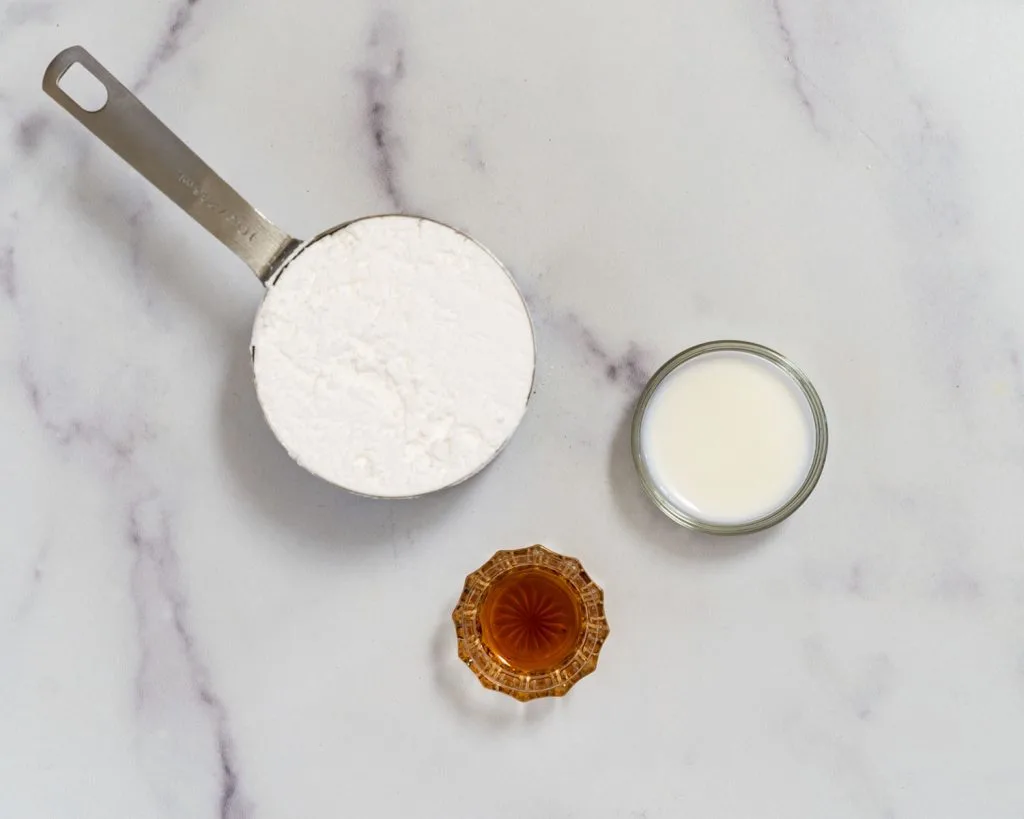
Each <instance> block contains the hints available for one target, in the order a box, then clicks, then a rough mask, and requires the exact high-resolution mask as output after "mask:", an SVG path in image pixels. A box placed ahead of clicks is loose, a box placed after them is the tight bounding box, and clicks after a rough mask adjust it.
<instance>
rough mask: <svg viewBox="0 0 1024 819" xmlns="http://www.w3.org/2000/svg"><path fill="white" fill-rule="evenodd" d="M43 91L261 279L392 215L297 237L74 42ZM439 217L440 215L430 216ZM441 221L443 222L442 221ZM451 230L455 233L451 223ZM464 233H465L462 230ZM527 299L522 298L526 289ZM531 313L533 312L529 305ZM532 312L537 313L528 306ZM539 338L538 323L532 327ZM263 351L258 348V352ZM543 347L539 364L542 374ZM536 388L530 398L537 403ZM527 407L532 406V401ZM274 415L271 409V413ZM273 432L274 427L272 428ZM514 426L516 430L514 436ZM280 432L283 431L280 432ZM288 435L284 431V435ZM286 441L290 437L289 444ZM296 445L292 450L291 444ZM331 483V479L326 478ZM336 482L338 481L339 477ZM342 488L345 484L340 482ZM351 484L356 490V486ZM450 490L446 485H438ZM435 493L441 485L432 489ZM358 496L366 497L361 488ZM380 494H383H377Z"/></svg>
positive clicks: (267, 281) (269, 280)
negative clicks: (79, 79)
mask: <svg viewBox="0 0 1024 819" xmlns="http://www.w3.org/2000/svg"><path fill="white" fill-rule="evenodd" d="M75 65H80V66H82V68H84V69H86V70H87V71H88V72H89V73H90V74H91V75H92V76H93V77H95V78H96V79H97V80H98V81H99V82H100V83H101V84H102V85H103V87H104V89H105V90H106V94H107V100H106V103H105V104H104V105H102V106H101V107H100V108H99V109H98V110H95V111H89V110H86V109H85V108H83V107H82V106H81V105H79V104H78V103H77V102H76V101H75V100H74V99H73V98H72V97H71V96H70V95H69V94H68V93H67V92H66V91H64V89H62V88H61V87H60V81H61V79H62V78H63V77H64V75H65V74H66V73H67V71H68V70H69V69H71V68H72V67H73V66H75ZM43 90H44V91H45V92H46V93H47V94H49V95H50V96H51V97H52V98H53V99H54V100H56V101H57V103H58V104H60V106H61V107H63V108H64V109H65V110H66V111H67V112H68V113H70V114H71V115H72V116H74V117H75V119H77V120H78V121H79V122H80V123H81V124H82V125H84V126H85V127H86V128H87V129H88V130H89V131H91V132H92V133H93V135H95V136H97V137H99V139H100V140H102V141H103V142H104V143H105V144H106V145H107V147H109V148H110V149H112V150H113V151H114V152H115V153H116V154H117V155H118V156H120V157H121V158H122V159H124V160H125V161H126V162H127V163H128V164H129V165H131V166H132V167H133V168H134V169H135V170H136V171H138V172H139V173H140V174H142V176H143V177H145V178H146V179H147V180H149V182H151V183H152V184H153V185H155V186H156V187H157V188H159V189H160V190H161V191H162V192H163V193H164V194H165V195H166V196H167V197H168V198H169V199H171V201H173V202H174V203H175V204H176V205H178V206H179V207H180V208H182V210H184V211H185V212H186V213H187V214H189V215H190V216H191V217H192V218H193V219H194V220H195V221H196V222H198V223H199V224H200V225H202V227H204V228H206V230H207V231H208V232H209V233H211V234H212V235H213V236H215V237H216V238H217V239H219V240H220V241H221V242H222V243H223V244H225V245H226V246H227V247H228V248H229V249H230V250H231V251H232V252H233V253H234V254H235V255H236V256H238V257H239V258H240V259H241V260H242V261H243V262H245V263H246V264H247V265H248V266H249V267H250V268H251V269H252V271H253V272H254V273H255V274H256V277H257V278H258V279H259V280H260V282H262V283H263V285H264V286H265V287H267V288H271V287H273V284H274V282H275V280H276V277H277V276H278V274H279V273H280V272H281V271H282V270H283V269H284V268H285V267H286V266H287V264H288V262H289V261H290V260H292V259H294V258H295V257H296V256H298V255H299V254H300V253H302V252H303V250H305V249H306V248H307V247H309V246H311V245H312V244H314V243H315V242H317V241H318V240H319V239H321V238H323V237H325V236H328V235H330V234H332V233H335V232H337V231H339V230H342V229H344V228H346V227H348V226H350V225H352V224H354V223H355V222H361V221H365V220H367V219H376V218H389V217H388V216H382V217H372V216H371V217H364V219H357V220H350V221H348V222H343V223H341V224H339V225H336V226H334V227H332V228H329V229H328V230H325V231H324V232H323V233H320V234H318V235H317V236H315V237H313V238H312V239H310V240H308V241H305V242H303V241H300V240H299V239H296V238H294V237H292V236H289V235H288V234H287V233H285V232H284V231H283V230H281V229H280V228H278V227H277V226H276V225H274V224H273V223H271V222H270V221H269V220H268V219H267V218H266V217H265V216H263V214H261V213H260V212H259V211H257V210H256V209H255V208H254V207H253V206H252V205H250V204H249V203H248V202H247V201H245V199H243V198H242V197H241V196H240V195H239V194H238V193H237V192H236V191H235V190H234V189H233V188H232V187H231V186H230V185H228V184H227V183H226V182H225V181H224V180H223V179H221V178H220V177H219V176H218V175H217V174H216V173H214V171H213V170H212V169H211V168H210V167H209V166H208V165H207V164H206V163H205V162H203V161H202V160H201V159H200V158H199V157H198V156H196V154H195V153H193V152H192V150H191V149H190V148H189V147H188V146H187V145H186V144H185V143H184V142H182V141H181V140H180V139H179V138H178V137H177V136H175V135H174V133H172V132H171V131H170V129H168V128H167V126H166V125H164V124H163V122H161V121H160V120H159V119H158V118H157V117H156V116H155V115H154V114H153V113H152V112H151V111H150V110H149V109H148V108H146V107H145V106H144V105H143V104H142V103H141V102H139V100H138V99H137V98H136V97H135V96H134V95H133V94H132V93H131V91H129V90H128V89H127V88H126V87H125V86H124V85H122V84H121V83H120V82H118V81H117V79H115V78H114V76H113V75H112V74H111V73H110V72H109V71H107V70H106V69H105V68H104V67H103V66H102V65H101V64H100V63H99V62H98V61H97V60H96V59H95V58H94V57H93V56H92V55H91V54H89V52H88V51H86V50H85V49H84V48H82V47H81V46H73V47H71V48H68V49H66V50H64V51H62V52H61V53H60V54H58V55H57V56H56V57H55V58H54V59H53V61H52V62H51V63H50V65H49V66H48V67H47V69H46V72H45V74H44V76H43ZM424 221H433V220H424ZM438 224H440V223H438ZM443 227H445V228H448V229H449V230H455V229H454V228H450V227H449V226H447V225H443ZM456 232H458V233H461V232H460V231H456ZM461 235H462V236H464V237H465V238H466V239H467V240H468V241H470V242H473V244H475V245H477V246H478V247H480V248H481V249H482V250H483V251H484V252H485V253H487V255H488V256H490V257H491V258H492V259H494V261H495V263H496V264H497V265H498V266H499V267H501V269H502V270H503V271H504V273H505V275H506V276H508V278H509V281H510V282H511V283H512V285H513V287H515V281H514V280H513V279H512V276H511V274H509V272H508V270H507V269H506V268H504V266H503V265H501V263H500V262H498V261H497V259H495V258H494V256H493V254H491V253H490V252H489V251H487V250H486V248H482V246H480V245H479V243H477V242H475V241H474V240H473V239H472V238H471V237H469V236H466V235H465V234H461ZM517 293H518V288H517ZM519 298H520V300H521V301H522V295H521V294H519ZM523 310H524V311H526V305H525V302H523ZM526 315H527V316H528V315H529V313H528V311H526ZM531 341H532V328H531ZM254 353H255V351H254ZM535 364H536V348H535V347H534V366H533V370H534V372H535V371H536V366H535ZM529 393H532V387H531V389H530V390H529V392H528V394H527V398H526V400H527V401H528V400H529ZM524 409H525V405H524ZM264 414H266V410H264ZM271 429H272V431H273V427H272V426H271ZM514 431H515V430H514V429H513V430H512V432H510V433H509V436H508V438H511V435H512V433H514ZM274 432H275V435H277V432H276V431H274ZM278 437H280V436H278ZM508 438H507V439H506V440H505V442H504V443H503V444H502V445H501V446H500V447H498V449H497V450H495V451H494V452H493V454H491V456H490V457H489V458H488V459H487V460H486V461H484V462H483V463H481V464H480V465H479V466H478V467H477V468H476V469H475V470H474V471H473V472H470V473H469V474H466V475H463V476H461V477H460V478H459V479H458V480H455V481H453V483H452V484H448V485H449V486H450V485H453V484H454V483H461V482H462V481H464V480H466V479H468V478H470V477H472V476H473V475H475V474H476V473H477V472H479V471H480V470H481V469H483V468H484V467H485V466H487V464H489V463H490V462H491V461H492V460H493V459H494V458H495V457H497V455H498V453H499V452H500V451H501V450H502V449H504V446H505V444H507V443H508ZM282 443H283V442H282ZM285 449H286V450H288V447H287V446H285ZM288 451H289V454H290V455H291V456H292V457H293V458H294V459H295V460H296V461H297V462H298V463H299V464H300V465H301V466H303V467H304V468H306V469H308V470H309V471H311V472H313V473H314V474H318V475H320V473H318V472H317V471H316V470H314V469H311V468H310V467H309V466H307V465H306V464H303V463H302V460H301V459H300V458H299V457H298V456H297V455H296V453H294V452H292V451H291V450H288ZM320 477H323V478H325V479H326V480H328V481H331V479H330V478H329V477H327V476H324V475H320ZM332 482H334V481H332ZM337 485H339V486H342V485H341V484H337ZM342 488H343V489H348V490H349V491H355V490H353V489H352V488H350V487H346V486H342ZM438 488H439V489H440V488H446V487H438ZM430 491H435V490H430ZM356 494H365V493H359V492H356ZM373 497H382V496H379V495H374V496H373ZM385 497H388V498H395V497H415V495H387V496H385Z"/></svg>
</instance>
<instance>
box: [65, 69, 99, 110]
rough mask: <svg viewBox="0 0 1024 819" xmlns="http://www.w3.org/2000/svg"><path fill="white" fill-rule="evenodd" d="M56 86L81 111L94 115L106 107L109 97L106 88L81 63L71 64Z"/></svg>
mask: <svg viewBox="0 0 1024 819" xmlns="http://www.w3.org/2000/svg"><path fill="white" fill-rule="evenodd" d="M57 85H58V86H59V87H60V90H61V91H63V92H64V93H65V94H67V95H68V96H69V97H71V99H72V100H73V101H74V103H75V105H77V106H78V107H79V108H81V109H82V110H83V111H87V112H89V113H90V114H95V113H96V112H97V111H102V110H103V108H104V106H106V104H107V101H108V100H109V96H108V94H107V87H106V86H105V85H104V84H103V83H102V82H100V81H99V79H97V78H96V76H95V75H94V74H93V73H92V72H91V71H90V70H89V69H88V68H86V67H85V66H84V65H82V64H81V63H72V64H71V66H70V67H69V68H68V70H67V71H65V72H64V73H63V74H62V75H61V77H60V79H59V80H57Z"/></svg>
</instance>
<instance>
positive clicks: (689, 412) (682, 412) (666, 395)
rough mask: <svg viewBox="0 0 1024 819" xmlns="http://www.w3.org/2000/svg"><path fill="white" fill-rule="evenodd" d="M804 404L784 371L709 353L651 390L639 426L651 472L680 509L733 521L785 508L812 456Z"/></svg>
mask: <svg viewBox="0 0 1024 819" xmlns="http://www.w3.org/2000/svg"><path fill="white" fill-rule="evenodd" d="M814 441H815V427H814V418H813V415H812V414H811V408H810V405H809V403H808V401H807V399H806V397H805V396H804V393H803V392H802V390H801V389H800V387H799V386H798V385H797V383H796V382H795V381H794V380H793V379H792V378H791V377H790V376H789V375H788V374H787V373H786V372H785V371H783V370H782V369H780V368H779V367H777V366H775V365H774V364H772V363H771V362H769V361H766V360H764V359H762V358H760V357H759V356H756V355H752V354H750V353H743V352H732V351H721V352H712V353H706V354H704V355H700V356H697V357H695V358H693V359H691V360H689V361H687V362H684V363H683V364H681V365H680V366H679V367H677V368H676V369H675V370H673V371H672V372H671V373H670V374H669V375H668V376H667V377H666V378H665V379H664V380H663V381H662V382H661V383H660V384H659V385H658V386H657V388H656V389H655V391H654V393H653V395H652V396H651V399H650V402H649V403H648V405H647V409H646V412H645V413H644V416H643V421H642V423H641V428H640V445H641V452H642V454H643V457H644V460H645V461H646V463H647V466H648V470H649V473H650V477H651V479H652V480H653V481H654V483H655V485H656V486H657V487H658V488H659V489H660V490H661V492H662V493H663V494H664V495H665V496H666V497H667V499H668V500H669V501H670V502H671V503H672V504H673V505H674V506H676V507H677V508H678V509H679V510H680V511H682V512H685V513H686V514H688V515H690V516H692V517H694V518H697V519H699V520H701V521H704V522H706V523H713V524H724V525H728V524H739V523H745V522H749V521H753V520H756V519H758V518H761V517H763V516H765V515H768V514H770V513H772V512H774V511H775V510H776V509H778V508H779V507H781V506H783V505H784V504H785V503H786V502H787V501H788V500H789V499H790V498H792V497H793V495H794V494H795V493H796V492H797V490H798V489H799V488H800V486H801V484H802V483H803V481H804V479H805V478H806V477H807V474H808V471H809V469H810V465H811V460H812V457H813V454H814Z"/></svg>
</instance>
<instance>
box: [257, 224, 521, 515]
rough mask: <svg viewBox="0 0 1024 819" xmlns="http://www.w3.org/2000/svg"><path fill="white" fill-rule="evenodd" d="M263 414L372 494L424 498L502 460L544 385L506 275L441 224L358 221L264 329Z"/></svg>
mask: <svg viewBox="0 0 1024 819" xmlns="http://www.w3.org/2000/svg"><path fill="white" fill-rule="evenodd" d="M252 344H253V365H254V368H255V373H256V388H257V392H258V394H259V399H260V403H261V404H262V406H263V410H264V412H265V414H266V416H267V420H268V422H269V423H270V426H271V428H272V429H273V430H274V433H275V434H276V435H277V437H278V439H279V440H280V441H281V443H282V444H283V445H284V447H285V448H286V449H287V450H288V451H289V452H290V453H291V455H292V456H293V457H294V458H295V459H296V460H297V461H298V462H299V463H300V464H301V465H302V466H304V467H306V468H307V469H309V470H310V471H311V472H314V473H316V474H317V475H320V476H321V477H323V478H325V479H327V480H329V481H331V482H332V483H336V484H338V485H339V486H343V487H345V488H346V489H350V490H352V491H355V492H360V493H363V494H368V495H379V496H383V497H403V496H410V495H419V494H422V493H425V492H430V491H433V490H436V489H440V488H442V487H444V486H448V485H450V484H453V483H457V482H458V481H460V480H463V479H465V478H467V477H469V476H470V475H472V474H473V473H475V472H476V471H477V470H479V469H480V468H482V467H483V466H484V465H486V464H487V463H488V461H490V460H491V459H492V458H493V457H494V456H495V454H496V453H497V452H498V451H499V450H500V449H501V447H502V446H503V445H504V443H505V442H506V441H507V440H508V438H509V437H510V436H511V434H512V433H513V432H514V431H515V428H516V427H517V426H518V424H519V421H520V420H521V418H522V415H523V413H524V411H525V409H526V403H527V400H528V398H529V393H530V389H531V386H532V383H533V368H534V343H533V331H532V328H531V325H530V320H529V316H528V314H527V312H526V308H525V306H524V305H523V301H522V298H521V296H520V295H519V292H518V291H517V290H516V288H515V285H514V284H513V283H512V281H511V280H510V279H509V277H508V275H507V273H506V272H505V270H504V268H503V267H502V266H501V265H500V264H499V263H498V262H497V260H495V259H494V257H493V256H491V255H490V254H489V253H488V252H487V251H486V250H484V249H483V248H482V247H480V245H478V244H476V243H475V242H473V241H472V240H471V239H468V238H467V237H465V236H464V235H462V234H461V233H459V232H458V231H455V230H453V229H451V228H448V227H446V226H444V225H441V224H438V223H436V222H431V221H428V220H424V219H415V218H412V217H404V216H382V217H373V218H369V219H364V220H361V221H358V222H354V223H352V224H351V225H348V226H347V227H344V228H341V229H340V230H338V231H336V232H334V233H331V234H329V235H327V236H326V237H324V238H321V239H320V240H318V241H317V242H315V243H313V244H311V245H310V246H309V247H308V248H306V249H305V250H304V251H303V252H302V253H300V254H299V255H298V256H297V257H295V258H294V259H293V260H292V261H291V262H290V263H289V264H288V265H287V267H286V268H285V269H284V270H283V271H282V273H281V274H280V275H279V276H278V278H277V280H276V281H275V283H274V284H273V286H272V287H271V288H270V290H269V292H268V293H267V296H266V298H265V299H264V301H263V306H262V308H261V309H260V312H259V315H258V316H257V318H256V324H255V327H254V329H253V341H252Z"/></svg>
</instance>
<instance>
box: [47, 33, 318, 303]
mask: <svg viewBox="0 0 1024 819" xmlns="http://www.w3.org/2000/svg"><path fill="white" fill-rule="evenodd" d="M76 63H77V64H79V65H81V66H82V67H83V68H85V69H86V70H87V71H88V72H89V73H90V74H92V75H93V76H94V77H95V78H96V79H97V80H99V81H100V83H102V85H103V86H104V88H106V91H107V101H106V103H105V104H104V105H103V107H101V108H100V109H99V110H97V111H87V110H85V109H84V108H82V107H81V106H80V105H79V104H78V103H76V102H75V101H74V100H73V99H72V98H71V97H70V96H69V95H68V94H67V93H65V91H64V90H63V89H62V88H61V87H60V85H59V83H60V80H61V78H62V77H63V76H64V74H65V73H66V72H67V71H68V69H70V68H71V67H72V66H73V65H75V64H76ZM43 90H44V91H45V92H46V93H47V94H49V95H50V96H51V97H53V99H55V100H56V101H57V102H58V103H59V104H60V105H61V107H63V108H64V109H65V110H66V111H67V112H68V113H70V114H71V115H72V116H73V117H75V119H77V120H78V121H79V122H80V123H82V125H84V126H85V127H86V128H88V129H89V130H90V131H92V133H93V134H94V135H95V136H97V137H99V138H100V139H101V140H102V141H103V142H104V143H106V145H107V147H108V148H110V149H112V150H113V151H114V153H116V154H117V155H118V156H120V157H121V159H123V160H124V161H125V162H127V163H128V164H129V165H131V166H132V167H133V168H135V170H137V171H138V172H139V173H140V174H142V175H143V176H144V177H145V178H146V179H148V180H149V181H150V182H151V183H152V184H153V185H155V186H156V187H157V188H159V189H160V190H161V191H163V192H164V193H165V194H166V195H167V196H168V197H169V198H170V199H171V201H173V202H174V203H175V204H177V205H178V206H179V207H180V208H182V209H183V210H184V211H185V212H186V213H187V214H188V215H189V216H191V217H192V218H193V219H195V220H196V221H197V222H198V223H199V224H200V225H202V226H203V227H204V228H206V229H207V230H208V231H209V232H210V233H212V234H213V235H214V236H216V237H217V238H218V239H220V241H221V242H223V243H224V244H225V245H227V246H228V248H230V249H231V250H232V251H234V253H235V255H237V256H238V257H239V258H240V259H241V260H242V261H243V262H245V263H246V264H247V265H249V267H251V268H252V270H253V272H254V273H255V274H256V275H257V276H258V277H259V280H260V281H261V282H263V283H264V284H266V283H267V281H268V280H269V278H270V276H271V275H272V274H273V273H274V271H275V270H276V267H277V264H278V263H279V262H280V261H282V260H283V259H284V258H285V257H286V256H287V255H288V254H289V253H290V252H291V251H292V250H294V249H295V248H297V247H298V246H299V241H298V240H297V239H294V238H292V237H291V236H289V235H288V234H287V233H285V232H284V231H282V230H281V229H280V228H278V227H276V226H275V225H274V224H272V223H271V222H270V221H268V220H267V219H266V217H264V216H263V215H262V214H261V213H259V212H258V211H257V210H256V209H255V208H254V207H253V206H252V205H250V204H249V203H248V202H246V201H245V200H244V199H243V198H242V197H241V196H239V195H238V193H237V192H236V191H235V190H234V189H233V188H232V187H231V186H230V185H228V184H227V183H226V182H225V181H224V180H223V179H221V178H220V177H219V176H217V174H215V173H214V172H213V170H211V169H210V167H209V166H208V165H207V164H206V163H205V162H203V160H201V159H200V158H199V157H198V156H196V155H195V154H194V153H193V152H192V151H191V149H190V148H189V147H188V146H187V145H186V144H185V143H184V142H182V141H181V140H180V139H178V137H176V136H175V135H174V134H173V133H172V132H171V130H170V129H169V128H168V127H167V126H166V125H164V124H163V123H162V122H161V121H160V120H159V119H157V118H156V116H154V115H153V113H152V112H151V111H150V110H149V109H148V108H146V106H144V105H143V104H142V103H141V102H139V100H138V99H136V97H135V95H134V94H132V92H131V91H129V90H128V89H127V88H125V87H124V86H123V85H122V84H121V83H119V82H118V81H117V80H116V79H115V78H114V76H113V75H112V74H111V73H110V72H109V71H107V70H106V69H105V68H104V67H103V66H102V65H100V63H99V62H97V61H96V59H95V58H94V57H93V56H92V55H91V54H90V53H89V52H88V51H86V50H85V49H84V48H82V47H81V46H74V47H72V48H69V49H67V50H65V51H62V52H61V53H60V54H58V55H57V56H56V57H55V58H54V59H53V62H51V63H50V65H49V67H48V68H47V69H46V73H45V74H44V75H43Z"/></svg>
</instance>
